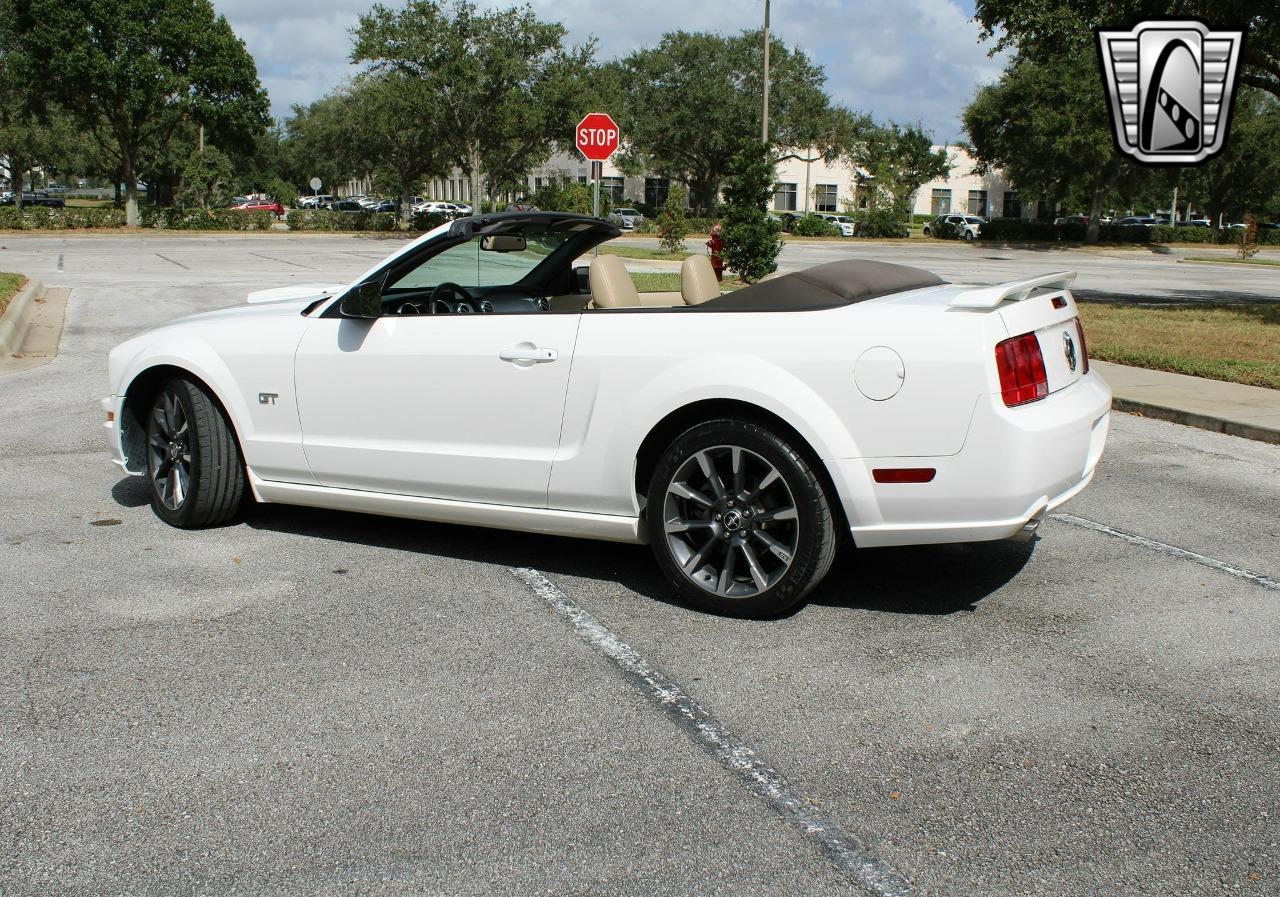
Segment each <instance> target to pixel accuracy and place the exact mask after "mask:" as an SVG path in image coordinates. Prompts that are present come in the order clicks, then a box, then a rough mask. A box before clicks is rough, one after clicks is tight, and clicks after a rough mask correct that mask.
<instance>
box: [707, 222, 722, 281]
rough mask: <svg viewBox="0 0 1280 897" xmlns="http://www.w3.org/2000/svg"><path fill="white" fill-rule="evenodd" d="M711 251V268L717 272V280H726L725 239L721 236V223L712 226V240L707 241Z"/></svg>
mask: <svg viewBox="0 0 1280 897" xmlns="http://www.w3.org/2000/svg"><path fill="white" fill-rule="evenodd" d="M707 248H708V249H710V250H711V267H712V269H713V270H714V271H715V272H716V280H724V257H723V255H722V253H723V252H724V237H722V236H721V235H720V225H719V223H716V224H713V225H712V226H711V239H710V240H708V241H707Z"/></svg>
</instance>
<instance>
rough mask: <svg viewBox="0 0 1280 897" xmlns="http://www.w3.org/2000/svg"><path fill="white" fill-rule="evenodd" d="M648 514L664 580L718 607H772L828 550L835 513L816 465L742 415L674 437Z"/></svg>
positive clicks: (818, 569) (797, 592) (794, 596)
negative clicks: (738, 418)
mask: <svg viewBox="0 0 1280 897" xmlns="http://www.w3.org/2000/svg"><path fill="white" fill-rule="evenodd" d="M815 463H816V462H815ZM646 514H647V517H648V526H649V538H650V542H651V543H652V546H653V553H654V556H655V557H656V558H657V561H658V565H659V567H661V568H662V571H663V572H664V573H665V574H666V576H667V578H668V579H669V580H670V581H671V584H672V585H673V586H674V587H675V589H676V591H677V592H678V593H679V594H680V595H681V597H683V598H684V599H685V600H686V601H688V602H689V603H691V604H693V605H696V606H697V607H701V608H703V609H705V610H710V611H714V612H716V613H724V614H732V615H735V616H748V617H768V616H776V615H777V614H780V613H782V612H783V611H785V610H787V609H788V608H790V607H792V606H793V605H795V604H796V603H798V602H799V601H800V600H802V599H803V598H804V597H805V596H806V595H807V594H808V593H809V592H810V591H812V590H813V588H814V587H815V586H817V585H818V583H819V582H821V581H822V578H823V577H824V576H826V574H827V571H828V570H829V569H830V568H831V562H832V560H833V558H834V557H835V549H836V525H835V515H834V513H833V511H832V508H831V504H830V501H829V499H828V497H827V494H826V491H825V489H824V488H823V486H822V482H821V479H820V478H819V476H818V473H817V471H816V470H815V469H814V467H813V465H812V464H811V463H810V461H809V460H808V459H807V458H806V457H805V453H804V452H802V451H801V450H800V448H799V447H798V446H795V445H792V444H791V442H790V441H789V440H788V439H787V438H783V437H781V436H779V435H777V434H775V433H773V432H770V431H769V430H768V429H766V428H765V427H763V426H760V425H759V424H756V423H751V422H748V421H742V420H732V419H726V420H715V421H708V422H706V423H703V424H699V425H697V426H695V427H692V428H691V429H689V430H687V431H685V432H684V433H683V434H681V435H680V436H679V437H677V438H676V439H675V440H674V441H673V442H672V443H671V445H670V446H668V448H667V450H666V451H665V452H664V453H663V455H662V457H661V459H660V460H659V461H658V465H657V469H656V470H655V471H654V474H653V477H652V479H651V481H650V484H649V493H648V502H647V506H646Z"/></svg>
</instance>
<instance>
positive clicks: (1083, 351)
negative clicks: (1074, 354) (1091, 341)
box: [1076, 318, 1089, 375]
mask: <svg viewBox="0 0 1280 897" xmlns="http://www.w3.org/2000/svg"><path fill="white" fill-rule="evenodd" d="M1076 335H1077V336H1079V337H1080V373H1081V374H1082V375H1083V374H1087V373H1089V346H1088V344H1087V343H1085V341H1084V325H1083V324H1081V323H1080V319H1079V318H1076Z"/></svg>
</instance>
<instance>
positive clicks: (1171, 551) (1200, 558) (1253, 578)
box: [1049, 514, 1280, 592]
mask: <svg viewBox="0 0 1280 897" xmlns="http://www.w3.org/2000/svg"><path fill="white" fill-rule="evenodd" d="M1049 518H1050V519H1051V520H1057V521H1059V522H1060V523H1069V524H1071V525H1072V526H1078V527H1080V528H1082V529H1091V530H1094V531H1095V532H1099V533H1106V534H1107V535H1108V536H1115V537H1116V538H1117V539H1123V540H1124V541H1126V542H1128V543H1130V544H1132V545H1139V546H1141V547H1143V548H1149V549H1151V550H1152V551H1158V552H1160V553H1161V554H1167V555H1169V556H1170V557H1175V558H1182V559H1183V560H1184V561H1191V562H1192V563H1195V564H1200V565H1201V566H1204V567H1208V568H1210V569H1211V570H1217V571H1218V572H1219V573H1226V574H1228V575H1229V576H1234V577H1236V578H1238V579H1245V580H1248V581H1249V582H1252V583H1256V584H1257V585H1260V586H1262V587H1263V588H1264V589H1271V590H1273V591H1276V592H1280V581H1277V580H1274V579H1272V578H1271V577H1269V576H1264V575H1262V574H1261V573H1254V572H1253V571H1252V570H1246V569H1245V568H1243V567H1237V566H1236V565H1235V564H1228V563H1226V562H1225V561H1219V560H1216V559H1215V558H1211V557H1206V556H1205V555H1203V554H1196V553H1195V552H1194V551H1187V549H1185V548H1179V547H1177V546H1176V545H1166V544H1165V543H1164V542H1157V541H1156V540H1155V539H1148V538H1147V537H1146V536H1139V535H1137V534H1136V533H1127V532H1125V531H1124V530H1121V529H1115V528H1114V527H1110V526H1107V525H1106V524H1105V523H1096V522H1094V521H1092V520H1086V519H1085V518H1083V517H1077V516H1075V515H1074V514H1050V515H1049Z"/></svg>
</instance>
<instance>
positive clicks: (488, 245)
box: [480, 234, 526, 252]
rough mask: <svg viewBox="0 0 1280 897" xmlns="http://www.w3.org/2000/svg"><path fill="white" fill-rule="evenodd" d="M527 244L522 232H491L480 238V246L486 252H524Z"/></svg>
mask: <svg viewBox="0 0 1280 897" xmlns="http://www.w3.org/2000/svg"><path fill="white" fill-rule="evenodd" d="M525 245H526V243H525V239H524V237H523V236H521V235H520V234H490V235H489V236H487V237H481V238H480V248H481V249H482V250H484V251H485V252H524V250H525Z"/></svg>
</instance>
